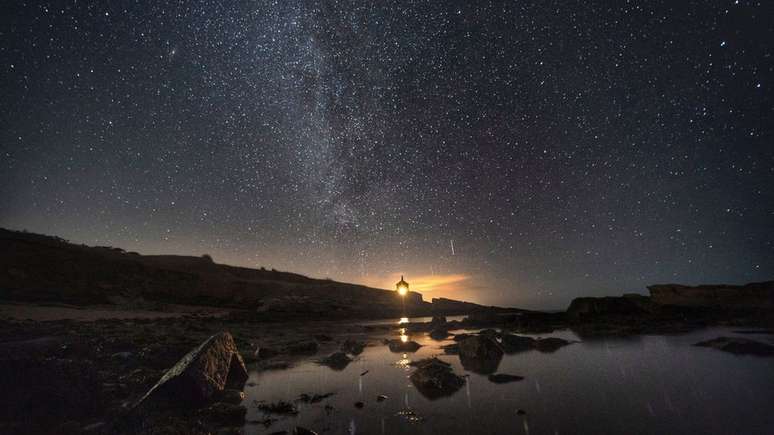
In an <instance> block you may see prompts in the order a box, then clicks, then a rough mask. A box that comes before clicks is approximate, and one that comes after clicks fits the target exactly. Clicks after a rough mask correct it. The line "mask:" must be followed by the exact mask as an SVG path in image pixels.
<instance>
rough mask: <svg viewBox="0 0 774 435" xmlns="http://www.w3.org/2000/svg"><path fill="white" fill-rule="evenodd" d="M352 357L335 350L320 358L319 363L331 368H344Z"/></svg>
mask: <svg viewBox="0 0 774 435" xmlns="http://www.w3.org/2000/svg"><path fill="white" fill-rule="evenodd" d="M350 362H352V359H351V358H350V357H348V356H347V354H345V353H344V352H335V353H332V354H330V355H328V356H327V357H325V358H323V359H322V360H320V364H322V365H325V366H328V367H330V368H332V369H333V370H344V369H345V368H346V367H347V365H349V363H350Z"/></svg>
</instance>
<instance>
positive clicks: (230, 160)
mask: <svg viewBox="0 0 774 435" xmlns="http://www.w3.org/2000/svg"><path fill="white" fill-rule="evenodd" d="M0 60H1V64H0V101H1V102H2V103H1V104H0V226H3V227H8V228H13V229H27V230H29V231H34V232H40V233H46V234H53V235H58V236H61V237H64V238H66V239H69V240H72V241H74V242H78V243H87V244H96V245H112V246H119V247H123V248H125V249H127V250H136V251H139V252H142V253H149V254H150V253H176V254H188V255H201V254H204V253H208V254H210V255H212V256H213V257H214V259H215V261H217V262H221V263H228V264H236V265H243V266H249V267H255V266H266V267H274V268H277V269H280V270H289V271H294V272H299V273H303V274H307V275H310V276H314V277H320V278H325V277H330V278H332V279H336V280H343V281H349V282H357V283H363V284H368V285H373V286H377V287H383V288H390V287H391V286H393V285H394V282H395V281H397V279H398V278H399V276H400V274H404V275H405V276H406V280H407V281H409V283H411V284H412V288H413V289H416V290H419V291H422V292H423V293H424V294H425V298H426V299H429V298H431V297H438V296H446V297H454V298H460V299H466V300H471V301H475V302H480V303H486V304H501V305H514V306H521V307H526V308H548V309H554V308H564V307H566V306H567V304H568V303H569V302H570V300H571V299H572V298H574V297H577V296H581V295H608V294H609V295H617V294H621V293H624V292H644V291H646V290H645V286H646V285H649V284H654V283H665V282H679V283H686V284H698V283H705V282H709V283H713V282H726V283H743V282H748V281H756V280H757V281H760V280H767V279H773V278H774V110H773V107H774V92H772V89H774V2H770V1H765V0H761V1H749V0H739V1H734V0H731V1H710V0H707V1H704V0H702V1H673V0H663V1H623V0H620V1H618V0H616V1H564V0H562V1H518V2H517V1H503V2H492V1H475V2H471V1H380V2H364V1H359V0H352V1H325V2H313V1H308V2H306V1H305V2H300V1H299V2H296V1H262V0H259V1H242V2H236V1H235V2H216V1H191V2H186V1H176V2H171V1H132V2H114V1H108V2H101V1H100V2H97V1H91V2H90V1H72V0H71V1H57V2H51V3H31V2H4V3H3V5H2V6H0Z"/></svg>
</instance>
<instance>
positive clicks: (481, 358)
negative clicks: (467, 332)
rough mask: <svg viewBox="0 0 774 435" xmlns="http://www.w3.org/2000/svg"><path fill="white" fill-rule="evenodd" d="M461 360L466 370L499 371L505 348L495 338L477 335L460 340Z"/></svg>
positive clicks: (478, 371)
mask: <svg viewBox="0 0 774 435" xmlns="http://www.w3.org/2000/svg"><path fill="white" fill-rule="evenodd" d="M459 354H460V362H461V363H462V366H463V367H465V369H466V370H470V371H473V372H476V373H481V374H489V373H494V372H495V371H497V367H498V366H499V365H500V361H501V360H502V358H503V349H502V348H501V347H500V345H499V344H498V343H497V342H496V341H495V340H493V339H491V338H489V337H487V336H484V335H476V336H472V337H469V338H466V339H465V340H462V341H460V342H459Z"/></svg>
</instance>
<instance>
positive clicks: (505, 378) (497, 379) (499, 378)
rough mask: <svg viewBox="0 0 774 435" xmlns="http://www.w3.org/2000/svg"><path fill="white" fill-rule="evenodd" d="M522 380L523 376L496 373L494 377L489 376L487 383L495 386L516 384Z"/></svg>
mask: <svg viewBox="0 0 774 435" xmlns="http://www.w3.org/2000/svg"><path fill="white" fill-rule="evenodd" d="M522 379H524V377H523V376H516V375H509V374H506V373H498V374H496V375H489V382H492V383H495V384H507V383H509V382H517V381H520V380H522Z"/></svg>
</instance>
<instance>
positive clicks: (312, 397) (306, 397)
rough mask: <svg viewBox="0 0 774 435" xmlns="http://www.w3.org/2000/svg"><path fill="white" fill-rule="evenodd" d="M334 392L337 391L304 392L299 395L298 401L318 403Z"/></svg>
mask: <svg viewBox="0 0 774 435" xmlns="http://www.w3.org/2000/svg"><path fill="white" fill-rule="evenodd" d="M334 394H335V393H325V394H313V395H309V394H306V393H304V394H302V395H300V396H298V401H299V402H304V403H318V402H322V401H323V400H325V399H327V398H329V397H331V396H333V395H334Z"/></svg>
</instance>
